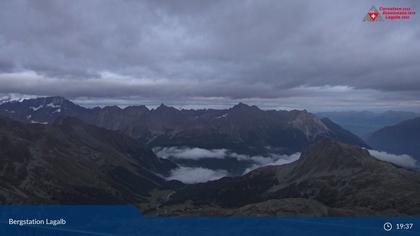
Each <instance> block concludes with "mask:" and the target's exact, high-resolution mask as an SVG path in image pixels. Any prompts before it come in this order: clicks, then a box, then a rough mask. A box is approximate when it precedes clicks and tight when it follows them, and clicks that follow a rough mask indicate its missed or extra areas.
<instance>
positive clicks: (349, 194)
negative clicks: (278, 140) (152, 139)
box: [145, 139, 420, 215]
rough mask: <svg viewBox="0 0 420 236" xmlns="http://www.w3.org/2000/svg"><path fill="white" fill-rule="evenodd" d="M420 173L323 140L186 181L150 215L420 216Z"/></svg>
mask: <svg viewBox="0 0 420 236" xmlns="http://www.w3.org/2000/svg"><path fill="white" fill-rule="evenodd" d="M419 189H420V174H419V172H417V171H413V170H407V169H404V168H400V167H397V166H394V165H392V164H390V163H386V162H383V161H379V160H377V159H375V158H373V157H372V156H370V155H369V152H368V151H367V150H365V149H361V148H359V147H356V146H352V145H348V144H343V143H338V142H335V141H332V140H329V139H325V140H322V141H319V142H317V143H316V144H314V145H312V146H311V147H310V148H309V149H308V150H307V151H305V152H304V153H303V154H302V156H301V158H300V159H299V160H298V161H296V162H293V163H290V164H286V165H282V166H268V167H262V168H259V169H257V170H254V171H252V172H250V173H248V174H246V175H244V176H241V177H225V178H222V179H220V180H216V181H211V182H207V183H202V184H194V185H188V186H185V187H184V188H181V189H179V190H178V191H176V192H175V193H172V194H171V195H170V196H169V198H168V199H167V200H166V201H163V202H162V203H161V205H159V207H158V208H153V207H151V208H149V209H145V211H147V212H148V213H149V214H152V215H259V214H261V215H375V214H378V215H401V214H408V215H418V214H420V207H419V206H420V190H419Z"/></svg>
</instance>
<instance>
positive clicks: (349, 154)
mask: <svg viewBox="0 0 420 236" xmlns="http://www.w3.org/2000/svg"><path fill="white" fill-rule="evenodd" d="M417 124H418V119H414V120H410V121H406V122H403V123H401V124H399V125H396V126H395V127H396V128H393V127H387V128H384V129H383V130H385V131H381V132H379V134H378V135H381V136H382V135H384V136H386V135H388V136H393V137H394V138H401V139H403V138H411V139H412V140H413V142H415V140H418V139H417V138H418V136H416V135H417V134H418V133H419V132H418V131H417V128H418V125H417ZM394 129H396V130H397V131H395V130H394ZM389 130H391V131H389ZM399 130H404V132H403V133H404V135H405V134H410V135H408V136H403V135H402V134H401V135H400V133H399ZM410 132H411V133H410ZM373 139H374V140H385V141H386V139H380V138H379V136H377V137H376V136H375V137H373ZM385 141H384V143H385ZM370 143H372V144H374V146H377V145H378V144H377V143H374V142H370ZM408 144H409V145H410V144H414V143H408ZM385 146H386V145H385ZM366 148H369V146H368V145H367V144H366V143H365V142H364V141H363V140H361V139H360V138H359V137H357V136H356V135H354V134H352V133H351V132H349V131H347V130H345V129H343V128H341V127H340V126H339V125H337V124H336V123H334V122H333V121H331V120H330V119H328V118H323V119H320V118H318V117H317V116H316V115H314V114H312V113H309V112H307V111H305V110H302V111H299V110H292V111H275V110H261V109H259V108H258V107H256V106H249V105H246V104H243V103H239V104H237V105H235V106H234V107H232V108H230V109H221V110H216V109H201V110H180V109H176V108H173V107H169V106H165V105H163V104H162V105H161V106H159V107H157V108H156V109H148V108H147V107H145V106H131V107H126V108H124V109H122V108H119V107H115V106H113V107H103V108H100V107H95V108H85V107H82V106H79V105H76V104H74V103H72V102H71V101H69V100H67V99H64V98H62V97H48V98H36V99H29V100H24V101H19V102H7V103H3V104H1V105H0V167H1V168H0V203H3V204H34V203H35V204H37V203H42V204H47V203H48V204H50V203H58V204H84V203H95V204H101V203H105V204H106V203H111V204H120V203H121V204H126V203H129V204H135V205H136V206H138V207H139V208H140V209H142V211H143V212H144V213H145V214H149V215H318V216H320V215H329V216H330V215H418V214H420V191H419V189H420V174H419V172H418V170H416V169H406V168H402V167H399V166H396V165H394V164H391V163H389V162H384V161H381V160H378V159H376V158H374V157H373V156H371V155H370V154H369V151H368V150H366ZM163 150H165V151H166V152H167V153H169V154H168V155H169V156H164V155H161V154H162V153H161V152H162V151H163ZM180 150H181V152H182V153H181V154H182V155H180V153H179V151H180ZM296 152H300V153H302V154H301V155H300V158H298V159H297V158H296V159H290V160H289V161H288V162H278V161H276V162H273V163H265V164H263V165H257V166H255V163H252V161H254V160H259V161H261V160H266V159H267V157H276V158H277V157H278V156H280V157H281V156H282V155H285V156H287V155H288V154H293V155H297V154H296ZM167 153H166V154H167ZM171 153H172V154H171ZM197 153H198V154H197ZM203 153H204V154H203ZM157 154H159V155H157ZM192 154H194V155H195V156H194V158H192V159H191V157H192ZM171 155H172V156H171ZM176 155H178V157H179V156H181V157H183V158H184V159H182V160H181V159H177V158H174V156H176ZM200 155H207V157H212V158H213V160H212V162H210V160H209V159H203V158H202V157H203V156H200ZM220 155H221V156H220ZM224 155H229V156H230V158H231V159H229V158H226V157H225V156H224ZM293 155H291V156H293ZM161 157H162V158H161ZM232 157H234V158H236V159H235V160H236V161H232V160H233V159H232ZM188 158H190V159H188ZM244 158H245V159H246V160H245V161H246V162H242V161H243V159H244ZM228 159H229V160H228ZM214 160H217V161H221V160H222V162H218V164H215V162H214ZM226 160H228V161H229V162H223V161H226ZM194 161H196V162H195V163H192V162H194ZM205 163H210V164H208V165H215V169H219V168H221V166H225V165H227V163H229V164H228V165H230V166H236V165H244V166H243V168H247V170H249V171H246V172H242V171H239V172H238V173H236V174H227V177H223V178H221V177H222V176H219V177H218V178H215V179H216V180H213V181H204V182H203V183H196V184H185V183H181V182H179V181H176V180H172V179H176V178H172V177H173V175H174V173H175V172H177V171H180V170H191V169H193V168H192V167H191V166H194V165H197V166H196V167H197V169H198V170H199V171H200V172H198V173H199V175H203V174H205V173H209V171H210V170H208V169H206V168H208V166H203V165H205ZM284 163H288V164H284ZM188 164H189V165H190V166H185V165H188ZM245 164H246V165H245ZM253 164H254V165H253ZM280 164H281V165H280ZM251 165H253V166H254V167H253V168H250V167H251ZM229 168H230V167H229ZM232 168H234V167H232ZM195 177H197V175H190V176H188V178H189V179H191V178H195Z"/></svg>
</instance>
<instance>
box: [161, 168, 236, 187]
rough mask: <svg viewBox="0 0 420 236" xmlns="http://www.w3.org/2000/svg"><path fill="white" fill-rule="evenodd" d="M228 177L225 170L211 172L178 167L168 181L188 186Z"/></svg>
mask: <svg viewBox="0 0 420 236" xmlns="http://www.w3.org/2000/svg"><path fill="white" fill-rule="evenodd" d="M227 175H228V172H227V171H225V170H210V169H207V168H202V167H178V168H176V169H175V170H172V171H171V173H170V175H169V177H167V178H166V179H167V180H179V181H181V182H183V183H186V184H194V183H204V182H207V181H211V180H216V179H220V178H223V177H225V176H227Z"/></svg>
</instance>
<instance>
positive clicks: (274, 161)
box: [153, 147, 300, 183]
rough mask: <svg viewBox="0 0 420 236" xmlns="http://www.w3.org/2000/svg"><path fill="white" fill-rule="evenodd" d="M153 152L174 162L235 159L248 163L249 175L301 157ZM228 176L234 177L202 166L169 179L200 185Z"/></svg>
mask: <svg viewBox="0 0 420 236" xmlns="http://www.w3.org/2000/svg"><path fill="white" fill-rule="evenodd" d="M153 151H154V152H155V153H156V155H157V156H158V157H160V158H164V159H168V158H172V160H173V161H174V162H177V160H178V159H184V160H193V161H200V160H203V159H227V158H233V159H236V160H237V161H240V162H244V163H247V166H249V167H248V168H246V169H244V170H243V172H241V173H242V174H247V173H248V172H250V171H252V170H254V169H257V168H260V167H263V166H268V165H284V164H287V163H291V162H293V161H296V160H298V159H299V157H300V153H295V154H292V155H279V154H275V153H272V154H270V155H268V156H250V155H245V154H238V153H235V152H232V151H230V150H228V149H203V148H197V147H193V148H191V147H164V148H162V147H158V148H155V149H154V150H153ZM198 163H200V162H198ZM181 165H182V164H181ZM241 171H242V170H241ZM228 175H232V173H229V172H228V171H226V170H221V169H209V168H204V167H203V166H202V165H201V167H185V166H181V167H180V168H177V169H175V170H173V171H172V172H171V174H170V176H169V177H168V178H167V179H170V180H172V179H176V180H179V181H181V182H184V183H199V182H207V181H210V180H215V179H219V178H222V177H224V176H228Z"/></svg>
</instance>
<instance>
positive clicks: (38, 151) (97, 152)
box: [0, 118, 175, 204]
mask: <svg viewBox="0 0 420 236" xmlns="http://www.w3.org/2000/svg"><path fill="white" fill-rule="evenodd" d="M0 167H1V168H0V203H1V204H10V203H14V204H15V203H25V204H27V203H31V204H32V203H49V204H51V203H60V204H64V203H83V204H87V203H93V204H101V203H129V202H136V203H137V202H141V201H143V200H144V199H145V197H146V196H148V193H149V191H150V190H152V189H156V188H161V187H165V188H167V187H168V185H169V183H168V182H166V181H165V180H164V179H162V178H161V177H159V176H158V175H164V174H166V173H168V171H169V170H170V169H171V168H174V167H175V165H174V164H173V163H171V162H170V161H168V160H162V159H159V158H157V157H156V156H155V155H154V153H153V152H152V151H151V150H150V149H147V148H145V147H144V146H143V145H142V144H141V143H139V142H138V141H137V140H135V139H132V138H130V137H128V136H125V135H122V134H119V133H117V132H114V131H109V130H106V129H103V128H98V127H95V126H91V125H86V124H84V123H82V122H80V121H79V120H77V119H74V118H62V119H57V120H56V121H55V122H54V123H53V124H50V125H41V124H23V123H20V122H17V121H13V120H10V119H7V118H0Z"/></svg>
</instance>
